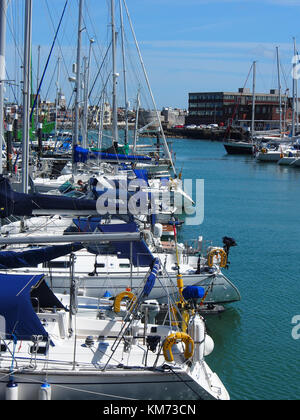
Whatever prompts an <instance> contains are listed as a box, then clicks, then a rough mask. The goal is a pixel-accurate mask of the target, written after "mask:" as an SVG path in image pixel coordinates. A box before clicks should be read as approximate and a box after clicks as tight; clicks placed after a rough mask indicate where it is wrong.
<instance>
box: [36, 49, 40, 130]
mask: <svg viewBox="0 0 300 420" xmlns="http://www.w3.org/2000/svg"><path fill="white" fill-rule="evenodd" d="M40 60H41V46H40V45H39V46H38V65H37V76H36V94H38V91H39V85H40ZM35 109H36V111H35V112H36V114H35V129H36V130H37V129H38V124H39V99H38V98H37V99H36V107H35Z"/></svg>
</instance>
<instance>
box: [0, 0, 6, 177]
mask: <svg viewBox="0 0 300 420" xmlns="http://www.w3.org/2000/svg"><path fill="white" fill-rule="evenodd" d="M6 11H7V0H0V174H2V172H3V161H2V146H3V139H4V124H3V120H4V112H3V107H4V80H5V47H6Z"/></svg>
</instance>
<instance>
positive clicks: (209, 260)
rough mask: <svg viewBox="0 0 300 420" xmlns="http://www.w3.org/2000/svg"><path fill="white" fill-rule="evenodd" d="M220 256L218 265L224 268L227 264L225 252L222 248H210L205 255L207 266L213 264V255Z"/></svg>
mask: <svg viewBox="0 0 300 420" xmlns="http://www.w3.org/2000/svg"><path fill="white" fill-rule="evenodd" d="M215 256H220V257H221V263H220V267H222V268H225V267H226V265H227V254H226V252H225V251H224V249H223V248H216V249H212V250H211V251H210V253H209V254H208V257H207V264H208V266H209V267H212V266H213V265H214V257H215Z"/></svg>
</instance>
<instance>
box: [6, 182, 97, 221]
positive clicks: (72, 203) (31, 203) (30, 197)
mask: <svg viewBox="0 0 300 420" xmlns="http://www.w3.org/2000/svg"><path fill="white" fill-rule="evenodd" d="M96 203H97V202H96V200H85V199H76V198H70V197H63V196H57V195H47V194H24V193H18V192H15V191H13V189H12V188H11V185H10V183H9V181H8V179H7V178H5V177H3V176H2V175H1V176H0V217H2V218H4V217H9V216H11V215H14V216H32V212H33V210H45V214H47V210H74V213H76V210H90V211H91V212H95V211H96V210H97V208H96Z"/></svg>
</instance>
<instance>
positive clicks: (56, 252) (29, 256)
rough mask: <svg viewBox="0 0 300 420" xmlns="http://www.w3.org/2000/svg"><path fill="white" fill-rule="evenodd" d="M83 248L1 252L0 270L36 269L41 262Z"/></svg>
mask: <svg viewBox="0 0 300 420" xmlns="http://www.w3.org/2000/svg"><path fill="white" fill-rule="evenodd" d="M82 248H84V246H83V245H82V244H77V243H74V244H70V245H54V246H48V247H45V248H34V249H30V250H26V251H23V252H14V251H1V252H0V270H8V269H12V268H22V267H36V266H37V265H38V264H41V263H43V262H47V261H51V260H54V259H55V258H59V257H63V256H64V255H68V254H70V253H71V252H76V251H79V250H80V249H82Z"/></svg>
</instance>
